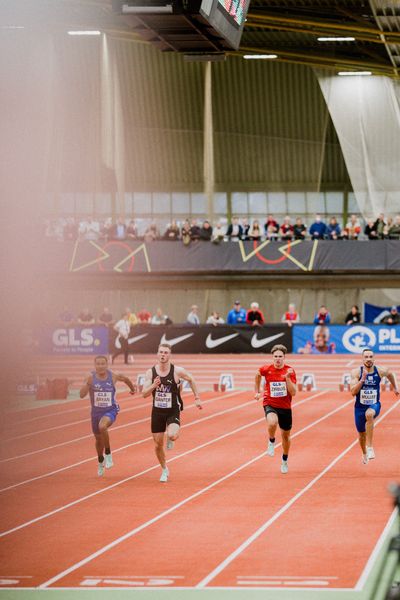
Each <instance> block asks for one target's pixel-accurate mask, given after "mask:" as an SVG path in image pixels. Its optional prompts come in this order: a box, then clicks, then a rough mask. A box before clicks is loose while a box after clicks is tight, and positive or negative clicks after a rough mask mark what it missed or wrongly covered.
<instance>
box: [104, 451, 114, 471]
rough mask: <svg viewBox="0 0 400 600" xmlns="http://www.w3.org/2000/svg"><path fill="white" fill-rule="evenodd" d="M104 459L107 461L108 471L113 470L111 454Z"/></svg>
mask: <svg viewBox="0 0 400 600" xmlns="http://www.w3.org/2000/svg"><path fill="white" fill-rule="evenodd" d="M104 459H105V463H106V469H111V467H113V466H114V463H113V459H112V455H111V454H106V455H105V456H104Z"/></svg>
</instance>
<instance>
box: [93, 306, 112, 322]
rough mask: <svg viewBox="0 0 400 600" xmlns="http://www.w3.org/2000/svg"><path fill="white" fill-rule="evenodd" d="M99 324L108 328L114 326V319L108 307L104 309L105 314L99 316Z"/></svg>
mask: <svg viewBox="0 0 400 600" xmlns="http://www.w3.org/2000/svg"><path fill="white" fill-rule="evenodd" d="M97 322H98V324H99V325H104V326H105V327H108V326H109V325H114V319H113V316H112V314H111V311H110V309H109V308H108V306H105V307H104V308H103V312H102V313H101V315H99V318H98V319H97Z"/></svg>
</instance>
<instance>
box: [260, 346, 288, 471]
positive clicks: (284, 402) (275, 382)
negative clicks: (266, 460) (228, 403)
mask: <svg viewBox="0 0 400 600" xmlns="http://www.w3.org/2000/svg"><path fill="white" fill-rule="evenodd" d="M286 353H287V348H286V347H285V346H282V345H281V344H277V345H276V346H274V347H273V348H272V350H271V354H272V360H273V364H272V365H264V366H263V367H261V368H260V369H259V370H258V372H257V374H256V381H255V399H256V400H259V399H260V395H261V392H260V384H261V380H262V378H263V377H264V378H265V388H264V399H263V407H264V412H265V416H266V419H267V424H268V435H269V442H268V449H267V455H268V456H274V454H275V432H276V428H277V426H278V425H279V428H280V430H281V437H282V451H283V452H282V463H281V473H287V472H288V455H289V448H290V431H291V429H292V408H291V406H292V397H293V396H295V395H296V392H297V385H296V373H295V372H294V369H292V367H290V366H289V365H286V364H285V355H286Z"/></svg>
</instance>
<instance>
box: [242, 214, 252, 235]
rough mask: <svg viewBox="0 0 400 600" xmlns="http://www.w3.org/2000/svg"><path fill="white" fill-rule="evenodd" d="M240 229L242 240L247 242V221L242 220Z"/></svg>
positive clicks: (248, 228)
mask: <svg viewBox="0 0 400 600" xmlns="http://www.w3.org/2000/svg"><path fill="white" fill-rule="evenodd" d="M242 228H243V235H242V240H248V239H249V231H250V223H249V222H248V220H247V219H242Z"/></svg>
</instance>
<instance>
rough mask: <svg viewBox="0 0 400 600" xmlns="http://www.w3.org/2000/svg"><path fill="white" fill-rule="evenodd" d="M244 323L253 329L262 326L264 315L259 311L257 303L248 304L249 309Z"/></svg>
mask: <svg viewBox="0 0 400 600" xmlns="http://www.w3.org/2000/svg"><path fill="white" fill-rule="evenodd" d="M246 323H247V325H252V326H253V327H257V326H259V325H264V315H263V313H262V311H261V310H260V307H259V304H258V302H252V303H251V304H250V308H249V310H248V311H247V314H246Z"/></svg>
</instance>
